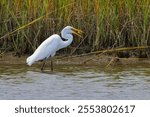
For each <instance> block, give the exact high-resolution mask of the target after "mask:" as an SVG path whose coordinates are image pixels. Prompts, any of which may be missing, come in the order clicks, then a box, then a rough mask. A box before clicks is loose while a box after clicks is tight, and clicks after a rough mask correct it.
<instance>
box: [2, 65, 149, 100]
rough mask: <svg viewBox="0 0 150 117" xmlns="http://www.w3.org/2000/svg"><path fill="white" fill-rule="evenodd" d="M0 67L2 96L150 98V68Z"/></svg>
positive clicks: (36, 97) (37, 97)
mask: <svg viewBox="0 0 150 117" xmlns="http://www.w3.org/2000/svg"><path fill="white" fill-rule="evenodd" d="M55 69H56V71H55V72H53V73H52V72H50V71H49V70H48V69H47V70H45V72H41V71H40V70H39V69H38V67H37V66H35V67H27V66H24V65H11V66H9V65H4V66H2V67H1V68H0V99H150V68H148V67H147V66H136V67H129V66H128V67H125V68H123V67H115V68H108V69H104V68H102V67H100V66H75V65H74V66H71V65H70V66H69V65H67V66H63V65H61V66H57V67H56V68H55Z"/></svg>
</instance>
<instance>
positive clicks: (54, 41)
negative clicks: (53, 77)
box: [26, 26, 82, 71]
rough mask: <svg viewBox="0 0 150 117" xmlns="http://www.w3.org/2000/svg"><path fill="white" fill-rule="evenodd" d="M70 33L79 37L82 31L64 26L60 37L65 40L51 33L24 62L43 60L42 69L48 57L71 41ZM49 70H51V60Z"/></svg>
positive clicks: (30, 62)
mask: <svg viewBox="0 0 150 117" xmlns="http://www.w3.org/2000/svg"><path fill="white" fill-rule="evenodd" d="M72 34H76V35H78V36H80V37H81V34H82V31H81V30H78V29H76V28H73V27H71V26H66V27H65V28H64V29H63V30H62V31H61V37H62V38H63V39H65V41H63V40H62V39H61V37H60V36H59V35H58V34H53V35H52V36H50V37H49V38H47V39H46V40H45V41H43V42H42V43H41V45H40V46H39V47H38V48H37V49H36V50H35V52H34V53H33V54H32V55H31V56H29V57H28V58H27V60H26V63H27V64H28V65H29V66H31V65H32V64H33V63H34V62H36V61H41V60H43V65H42V67H41V70H43V68H44V65H45V62H46V60H47V59H48V58H49V57H51V58H52V57H53V56H54V55H55V54H56V52H57V51H58V50H60V49H62V48H65V47H67V46H69V45H70V44H71V43H72V41H73V35H72ZM51 70H52V71H53V63H52V61H51Z"/></svg>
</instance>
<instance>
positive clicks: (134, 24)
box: [0, 0, 150, 55]
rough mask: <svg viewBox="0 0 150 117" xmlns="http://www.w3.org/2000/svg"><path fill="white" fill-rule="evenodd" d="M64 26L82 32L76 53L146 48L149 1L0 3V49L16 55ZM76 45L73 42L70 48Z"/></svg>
mask: <svg viewBox="0 0 150 117" xmlns="http://www.w3.org/2000/svg"><path fill="white" fill-rule="evenodd" d="M66 25H71V26H74V27H76V28H79V29H82V30H83V31H84V32H85V34H84V37H86V39H85V40H84V42H83V43H82V44H81V45H80V47H79V51H80V50H82V51H81V52H78V53H85V52H91V51H96V50H103V49H109V48H110V49H112V48H119V47H136V46H150V1H149V0H1V1H0V37H1V39H0V48H6V49H7V51H15V52H16V53H17V54H19V55H21V54H25V53H32V52H33V51H34V50H35V49H36V48H37V46H38V45H39V44H40V43H41V42H42V41H44V40H45V39H46V38H47V37H49V36H50V35H52V34H54V33H58V34H60V31H61V29H62V28H63V27H65V26H66ZM18 29H19V30H18ZM11 32H13V33H12V34H9V33H11ZM7 34H8V35H7ZM4 35H6V36H4ZM3 36H4V37H3ZM77 43H78V42H77V41H75V42H74V43H73V44H72V46H73V47H74V45H77ZM70 51H71V48H67V49H64V52H65V53H67V52H70Z"/></svg>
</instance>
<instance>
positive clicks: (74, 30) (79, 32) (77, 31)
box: [71, 27, 83, 37]
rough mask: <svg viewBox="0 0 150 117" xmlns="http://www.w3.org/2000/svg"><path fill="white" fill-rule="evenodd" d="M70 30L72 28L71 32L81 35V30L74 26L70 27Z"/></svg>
mask: <svg viewBox="0 0 150 117" xmlns="http://www.w3.org/2000/svg"><path fill="white" fill-rule="evenodd" d="M71 30H72V33H73V34H76V35H78V36H79V37H82V33H83V31H82V30H79V29H76V28H73V27H72V28H71Z"/></svg>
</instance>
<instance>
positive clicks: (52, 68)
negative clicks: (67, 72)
mask: <svg viewBox="0 0 150 117" xmlns="http://www.w3.org/2000/svg"><path fill="white" fill-rule="evenodd" d="M53 70H54V67H53V59H51V71H53Z"/></svg>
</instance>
